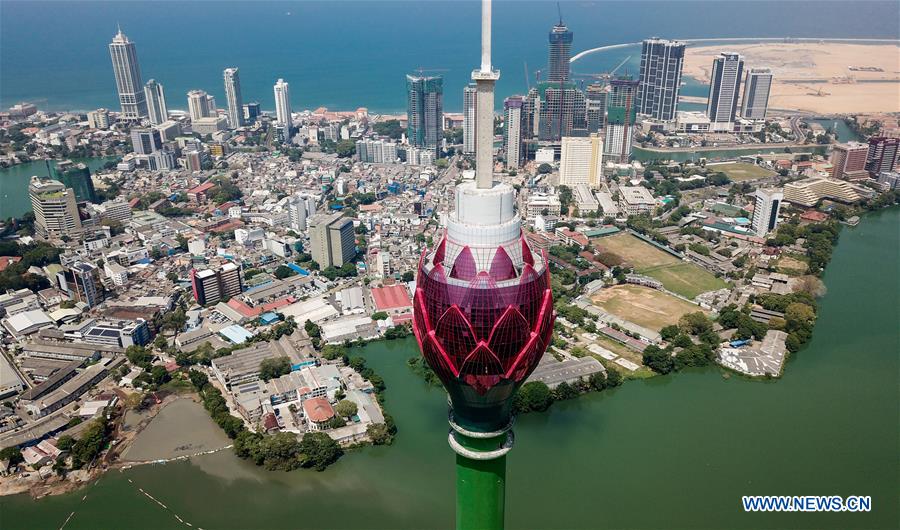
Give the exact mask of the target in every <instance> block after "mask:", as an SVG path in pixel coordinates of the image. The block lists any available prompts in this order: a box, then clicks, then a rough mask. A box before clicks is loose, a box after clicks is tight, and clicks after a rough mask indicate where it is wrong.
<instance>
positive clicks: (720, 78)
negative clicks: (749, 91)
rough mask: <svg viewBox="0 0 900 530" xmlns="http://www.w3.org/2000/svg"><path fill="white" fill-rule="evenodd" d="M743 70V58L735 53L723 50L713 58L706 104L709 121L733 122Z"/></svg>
mask: <svg viewBox="0 0 900 530" xmlns="http://www.w3.org/2000/svg"><path fill="white" fill-rule="evenodd" d="M743 72H744V59H742V58H741V56H740V55H739V54H737V53H731V52H724V53H721V54H719V56H718V57H716V58H715V60H713V67H712V76H711V78H710V82H709V100H708V102H707V106H706V115H707V116H709V121H710V123H732V122H734V118H735V116H736V115H737V102H738V93H739V92H740V88H741V76H742V74H743Z"/></svg>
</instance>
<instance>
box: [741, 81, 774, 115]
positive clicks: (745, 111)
mask: <svg viewBox="0 0 900 530" xmlns="http://www.w3.org/2000/svg"><path fill="white" fill-rule="evenodd" d="M771 90H772V71H771V70H769V69H768V68H751V69H750V70H749V71H747V78H746V79H745V80H744V98H743V100H742V101H741V117H742V118H746V119H748V120H763V119H765V118H766V110H768V108H769V92H770V91H771Z"/></svg>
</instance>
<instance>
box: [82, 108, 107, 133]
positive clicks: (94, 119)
mask: <svg viewBox="0 0 900 530" xmlns="http://www.w3.org/2000/svg"><path fill="white" fill-rule="evenodd" d="M87 119H88V127H90V128H91V129H109V111H108V110H106V109H97V110H92V111H90V112H88V113H87Z"/></svg>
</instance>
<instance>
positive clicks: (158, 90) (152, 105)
mask: <svg viewBox="0 0 900 530" xmlns="http://www.w3.org/2000/svg"><path fill="white" fill-rule="evenodd" d="M144 98H145V99H146V100H147V114H148V116H149V118H150V123H151V124H152V125H160V124H162V123H165V122H166V121H167V120H168V119H169V108H168V107H167V106H166V94H165V92H164V91H163V86H162V85H161V84H159V83H158V82H157V81H156V79H151V80H149V81H147V84H146V85H144Z"/></svg>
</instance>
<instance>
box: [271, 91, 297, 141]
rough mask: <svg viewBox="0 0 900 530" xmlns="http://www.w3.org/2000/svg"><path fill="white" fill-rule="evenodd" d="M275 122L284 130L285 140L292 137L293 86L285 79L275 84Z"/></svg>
mask: <svg viewBox="0 0 900 530" xmlns="http://www.w3.org/2000/svg"><path fill="white" fill-rule="evenodd" d="M274 91H275V122H276V123H277V124H278V126H279V127H281V128H282V129H283V130H284V136H283V138H282V139H283V140H284V141H287V140H289V139H290V137H291V128H292V127H293V126H294V121H293V118H291V86H290V84H289V83H288V82H287V81H285V80H284V79H278V81H276V82H275V87H274Z"/></svg>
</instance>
